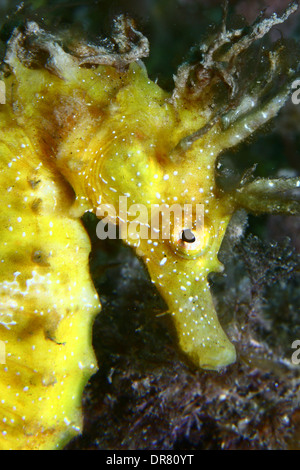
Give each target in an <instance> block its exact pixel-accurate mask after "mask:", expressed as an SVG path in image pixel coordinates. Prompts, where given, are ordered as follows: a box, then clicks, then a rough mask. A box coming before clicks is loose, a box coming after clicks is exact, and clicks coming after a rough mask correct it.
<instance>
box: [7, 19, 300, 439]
mask: <svg viewBox="0 0 300 470" xmlns="http://www.w3.org/2000/svg"><path fill="white" fill-rule="evenodd" d="M275 19H276V18H275ZM272 21H273V22H274V21H275V20H274V19H273V20H272ZM125 26H126V27H127V31H128V29H129V30H130V27H129V28H128V25H125ZM265 29H267V28H265ZM125 30H126V28H125ZM134 34H136V32H135V31H134V30H132V29H131V30H130V34H129V36H130V37H132V35H134ZM240 34H241V33H240ZM259 34H260V30H259V29H258V32H257V35H259ZM139 37H140V36H139ZM249 37H251V38H252V39H253V37H255V34H252V36H251V33H249ZM124 38H125V33H124V34H123V35H122V34H121V40H120V44H121V46H120V47H122V48H124V49H125V52H124V53H121V54H120V55H117V56H113V54H112V56H111V57H110V56H109V53H108V52H107V51H106V53H105V51H103V48H102V49H101V48H100V50H99V49H97V48H94V49H93V48H92V47H88V46H86V47H83V48H82V47H81V48H79V49H78V50H77V51H76V50H75V52H73V53H71V52H66V51H65V50H64V49H63V47H62V46H61V44H60V42H59V41H58V40H56V38H55V37H53V36H51V35H47V34H46V33H45V32H44V31H43V30H41V29H40V28H39V27H38V26H37V25H36V24H35V23H29V24H28V26H27V30H26V31H25V33H24V32H21V31H19V30H16V31H15V33H14V35H13V37H12V39H11V41H10V43H9V47H8V52H7V56H6V63H7V64H8V66H9V69H10V73H9V74H8V75H7V76H6V78H5V86H6V96H7V103H6V104H5V105H1V108H0V113H1V114H0V126H1V137H0V139H1V140H0V142H1V144H0V145H1V147H0V158H1V173H0V177H1V188H2V192H1V222H2V223H1V226H0V230H1V243H2V255H1V260H0V261H1V263H0V266H1V271H0V275H1V287H0V289H1V290H0V293H1V298H0V301H1V313H0V338H1V339H2V340H5V341H6V346H7V348H6V349H7V353H8V354H7V364H6V365H5V366H0V367H2V371H1V377H0V379H1V380H0V397H1V403H0V445H1V447H2V448H53V447H55V446H61V445H63V443H64V442H66V441H67V440H68V439H69V438H70V437H71V436H72V435H73V434H74V433H76V432H78V430H80V421H81V418H80V397H81V391H82V388H83V386H84V384H85V383H86V380H87V379H88V377H89V376H90V374H91V373H92V372H93V371H94V370H95V368H96V365H95V359H94V357H93V353H92V349H91V325H92V320H93V318H94V315H95V313H96V312H97V311H99V308H100V306H99V302H98V298H97V295H96V292H95V289H94V287H93V284H92V281H91V279H90V275H89V271H88V254H89V250H90V244H89V240H88V238H87V235H86V234H85V232H84V230H83V228H82V226H81V224H80V220H79V217H80V216H81V215H82V214H83V213H84V212H85V211H86V210H90V211H94V212H96V211H97V208H98V206H99V205H100V204H111V205H112V206H113V207H114V208H116V214H115V216H114V217H112V219H111V221H112V222H113V223H115V224H118V223H119V222H120V221H122V219H123V218H124V216H125V217H127V218H128V219H129V220H131V221H132V220H134V218H135V216H136V211H138V210H139V209H140V208H141V206H140V205H143V207H146V209H150V208H152V207H153V206H154V207H156V208H157V207H158V208H159V206H160V209H162V210H163V211H165V212H167V211H168V210H170V209H171V206H172V205H173V204H178V205H179V206H180V207H184V205H185V204H191V205H192V206H194V205H195V204H202V205H203V206H204V225H203V224H202V225H201V226H200V229H199V230H200V232H201V233H198V232H197V230H198V226H197V225H195V224H194V225H193V226H191V227H188V229H189V230H190V232H191V231H193V232H194V233H193V237H194V238H193V239H191V240H187V239H186V238H185V237H183V232H184V230H182V227H181V226H180V224H179V219H178V218H174V219H172V218H171V219H170V223H169V226H168V228H169V229H170V237H169V238H168V239H163V237H162V236H161V235H162V229H161V227H159V228H158V232H157V235H158V238H155V237H154V239H151V235H150V233H148V235H149V236H147V237H145V238H142V237H141V236H140V237H138V238H137V239H135V240H134V239H130V238H127V239H125V242H126V243H128V244H129V245H131V246H133V247H134V248H135V250H136V252H137V254H138V255H139V256H140V257H141V258H142V259H143V260H144V262H145V263H146V266H147V268H148V271H149V274H150V276H151V279H152V282H154V283H155V284H156V285H157V288H158V289H159V291H160V292H161V294H162V296H163V297H164V298H165V300H166V302H167V304H168V307H169V311H170V313H171V314H172V315H173V317H174V321H175V325H176V329H177V333H178V339H179V343H180V345H181V347H182V349H183V351H185V352H186V353H187V354H188V355H189V356H190V358H191V359H192V360H193V361H194V362H195V363H196V364H197V365H198V366H200V367H203V368H207V369H216V370H218V369H220V368H222V367H224V366H226V365H228V364H231V363H232V362H234V361H235V358H236V353H235V348H234V346H233V345H232V344H231V343H230V341H229V340H228V338H227V336H226V334H225V333H224V332H223V330H222V328H221V326H220V323H219V321H218V318H217V315H216V312H215V309H214V306H213V301H212V298H211V294H210V292H209V285H208V281H207V276H208V274H209V273H210V272H211V271H218V270H221V269H222V266H221V264H220V262H219V261H218V258H217V254H218V251H219V248H220V245H221V242H222V239H223V237H224V233H225V230H226V227H227V225H228V222H229V220H230V218H231V216H232V214H233V212H234V211H235V210H236V208H237V207H239V206H240V205H243V204H244V205H246V202H245V200H247V194H246V190H245V188H246V189H247V187H246V186H243V187H242V188H241V189H238V190H237V191H236V193H235V194H233V193H225V192H224V191H222V190H220V189H219V188H218V186H217V184H216V180H215V164H216V160H217V157H218V156H219V155H220V153H221V152H222V151H223V150H224V149H226V148H229V147H232V146H234V145H236V144H238V143H239V142H241V141H243V140H244V139H246V138H247V137H248V136H249V135H251V134H252V133H253V132H254V131H255V130H256V129H257V128H258V127H260V126H261V125H262V124H264V123H265V122H267V121H268V120H269V119H271V118H272V117H274V116H275V115H276V114H277V112H278V110H279V109H280V108H281V107H282V106H283V104H284V102H285V101H286V100H287V98H288V96H289V92H290V86H291V84H290V81H289V82H288V83H287V84H285V85H284V86H283V87H282V89H281V90H279V92H278V93H277V94H276V95H275V96H270V97H269V98H268V99H266V100H265V101H264V102H263V103H262V104H261V105H260V103H259V98H260V94H259V93H262V90H260V89H255V87H254V89H252V90H249V94H248V95H246V96H243V97H242V98H241V99H240V101H239V102H238V103H237V104H236V105H235V108H234V109H232V108H230V107H229V108H228V103H227V102H226V100H227V99H228V94H226V93H224V90H223V88H222V87H220V86H219V85H220V83H219V82H220V70H218V73H216V74H214V68H213V67H217V65H218V64H217V65H213V64H210V65H209V67H211V68H209V67H208V65H207V66H205V67H206V68H205V67H204V66H203V70H204V72H203V71H202V72H201V70H200V72H199V70H192V72H195V74H196V73H198V79H199V83H200V84H202V85H203V80H204V79H205V80H206V79H207V76H208V75H209V74H211V75H212V79H211V82H209V83H208V84H206V85H205V87H204V88H203V90H202V88H201V86H202V85H201V86H200V85H199V87H200V88H199V89H196V90H194V89H193V88H192V87H191V86H189V84H188V77H189V74H190V72H191V69H190V68H189V67H188V66H186V67H183V68H181V69H180V71H179V73H178V76H177V79H176V86H175V90H174V92H173V94H170V93H167V92H165V91H163V90H162V89H161V88H160V87H159V86H158V85H157V84H156V83H154V82H152V81H151V80H149V78H148V76H147V72H146V70H145V67H144V66H143V65H142V64H141V63H140V62H139V60H136V59H139V57H135V55H134V54H131V53H130V51H129V52H128V51H127V49H126V47H124V41H125V40H124ZM223 39H224V43H225V44H226V40H227V39H226V38H223ZM252 39H251V40H252ZM249 41H250V40H249ZM141 42H142V45H143V47H142V55H143V54H144V52H145V48H146V46H145V44H146V43H145V41H143V40H141ZM227 42H228V41H227ZM250 42H251V41H250ZM30 44H31V45H30ZM236 44H237V43H235V45H234V46H233V49H234V50H236V49H237V47H236ZM244 44H246V41H245V37H244V36H242V38H241V46H240V50H243V47H244ZM221 46H222V44H221ZM36 50H37V51H40V52H42V53H43V54H42V57H44V56H45V53H46V55H47V60H46V62H45V63H44V65H43V64H42V65H40V66H37V63H36V62H35V53H36ZM240 50H238V52H237V55H238V54H239V51H240ZM126 51H127V52H126ZM122 54H123V55H122ZM224 54H225V56H226V57H227V59H228V63H230V64H233V65H234V64H235V62H234V60H233V58H232V57H230V50H229V51H228V50H225V52H224ZM276 54H277V55H278V57H279V54H280V50H279V51H278V50H277V51H275V52H273V56H272V57H273V58H274V57H275V56H276ZM144 55H145V54H144ZM208 56H209V49H208ZM225 56H224V57H222V55H220V56H219V60H220V62H222V64H223V63H224V61H225V59H226V57H225ZM207 63H209V61H207ZM84 64H88V66H87V67H86V66H84ZM99 64H100V65H99ZM33 65H34V66H33ZM272 70H273V69H272ZM289 70H291V68H290V69H289ZM201 73H202V75H203V76H204V78H203V76H202V75H201ZM201 77H202V78H201ZM225 78H226V77H225V76H224V77H223V81H224V80H225ZM200 79H201V80H200ZM205 80H204V81H205ZM221 81H222V80H221ZM260 83H261V82H257V84H255V86H257V87H259V86H260ZM196 88H197V87H196ZM298 183H299V182H298V180H297V182H295V181H292V183H291V184H292V185H295V184H296V186H299V184H298ZM260 184H261V182H258V187H259V185H260ZM249 187H250V186H249ZM250 190H251V191H252V192H253V191H254V190H255V191H256V194H257V191H258V188H257V186H255V187H253V186H251V187H250ZM120 196H121V197H125V198H127V199H126V200H127V205H128V208H131V209H130V210H131V212H130V211H129V210H128V212H127V213H126V214H125V215H124V214H123V213H122V214H121V213H120V211H119V197H120ZM239 198H240V200H242V199H243V201H244V202H243V204H242V203H241V202H240V200H239ZM254 199H255V198H254V196H253V197H252V198H251V201H252V202H251V204H252V206H251V207H254V206H255V204H254V202H253V201H254ZM256 199H257V197H256ZM132 205H136V206H133V207H132ZM276 207H279V206H278V204H277V205H276ZM157 210H158V209H157ZM144 229H149V227H148V225H147V224H145V226H144Z"/></svg>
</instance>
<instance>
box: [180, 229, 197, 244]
mask: <svg viewBox="0 0 300 470" xmlns="http://www.w3.org/2000/svg"><path fill="white" fill-rule="evenodd" d="M181 240H182V241H183V242H186V243H194V242H195V241H196V237H195V235H194V233H193V232H192V231H191V230H190V229H189V228H186V229H184V230H182V232H181Z"/></svg>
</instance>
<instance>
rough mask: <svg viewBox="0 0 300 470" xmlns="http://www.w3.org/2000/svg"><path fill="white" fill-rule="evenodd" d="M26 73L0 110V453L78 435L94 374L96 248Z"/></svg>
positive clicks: (10, 83) (10, 86)
mask: <svg viewBox="0 0 300 470" xmlns="http://www.w3.org/2000/svg"><path fill="white" fill-rule="evenodd" d="M27 72H29V73H28V74H27V76H26V80H28V81H27V84H26V85H25V84H24V82H23V84H24V88H23V89H22V84H20V82H19V81H18V77H17V76H16V75H12V76H11V77H9V79H8V80H6V100H7V104H5V105H3V106H1V107H0V168H1V170H0V178H1V180H0V186H1V196H0V198H1V216H0V217H1V257H0V258H1V260H0V305H1V311H0V338H1V340H2V341H5V344H6V364H5V365H1V366H0V368H1V372H0V447H1V448H2V449H11V448H12V449H48V448H55V447H56V446H62V445H63V444H64V443H65V442H67V441H68V440H69V439H70V437H72V436H73V435H74V434H77V433H78V432H79V431H80V429H81V421H82V417H81V394H82V389H83V387H84V385H85V383H86V381H87V380H88V378H89V377H90V375H91V374H92V373H94V372H95V370H96V360H95V358H94V353H93V350H92V347H91V327H92V321H93V318H94V315H95V313H96V312H98V311H99V301H98V296H97V293H96V291H95V289H94V286H93V284H92V281H91V279H90V275H89V268H88V255H89V252H90V242H89V239H88V236H87V234H86V233H85V230H84V229H83V227H82V225H81V222H80V220H79V219H78V218H74V217H73V216H71V215H70V208H71V206H72V204H73V201H74V193H73V190H72V189H71V187H70V186H69V184H68V183H67V182H66V181H65V180H64V178H63V177H62V176H61V175H60V173H59V172H58V170H57V169H56V167H55V164H54V160H53V147H52V142H53V136H52V134H51V129H50V128H47V122H50V121H48V120H47V117H45V115H43V112H42V111H41V114H40V115H35V113H36V111H37V109H38V106H36V104H37V103H38V102H39V99H38V98H37V95H36V94H35V93H38V88H39V87H40V83H39V81H40V80H41V81H43V76H45V75H44V73H42V75H43V76H42V75H41V74H39V72H37V74H35V73H32V71H29V70H27ZM22 75H23V72H22ZM25 75H26V73H25ZM25 75H23V77H24V78H25ZM35 77H36V81H35ZM36 85H38V86H36ZM31 87H32V88H31ZM29 90H31V91H29ZM27 93H28V94H29V95H28V94H27ZM30 93H32V96H35V99H34V101H31V99H32V96H30ZM32 113H33V115H32Z"/></svg>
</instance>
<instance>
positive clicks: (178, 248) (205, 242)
mask: <svg viewBox="0 0 300 470" xmlns="http://www.w3.org/2000/svg"><path fill="white" fill-rule="evenodd" d="M208 222H209V221H208ZM213 235H214V228H213V225H212V224H211V223H210V222H209V223H207V224H198V225H197V224H193V226H192V227H190V228H183V227H182V226H180V224H175V226H174V227H173V232H172V236H171V240H170V242H171V243H170V244H171V248H172V250H173V251H175V253H176V254H178V255H180V256H182V257H183V258H198V257H199V256H202V255H204V253H205V252H206V250H207V249H208V247H209V246H210V244H211V242H212V237H213Z"/></svg>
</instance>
